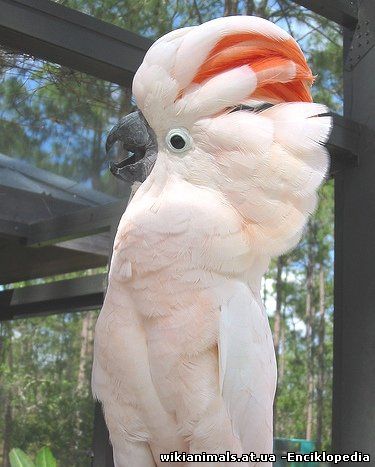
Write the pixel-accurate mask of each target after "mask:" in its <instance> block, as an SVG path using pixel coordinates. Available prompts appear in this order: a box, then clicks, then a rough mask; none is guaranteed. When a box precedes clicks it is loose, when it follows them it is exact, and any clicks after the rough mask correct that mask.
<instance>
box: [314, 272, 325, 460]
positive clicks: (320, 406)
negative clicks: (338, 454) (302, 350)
mask: <svg viewBox="0 0 375 467" xmlns="http://www.w3.org/2000/svg"><path fill="white" fill-rule="evenodd" d="M324 340H325V282H324V269H323V264H320V266H319V332H318V367H319V370H318V381H317V388H316V398H317V409H316V410H317V412H316V444H317V446H316V448H317V450H318V451H320V450H321V449H322V438H323V414H324V398H323V394H324V384H325V365H324V354H325V342H324Z"/></svg>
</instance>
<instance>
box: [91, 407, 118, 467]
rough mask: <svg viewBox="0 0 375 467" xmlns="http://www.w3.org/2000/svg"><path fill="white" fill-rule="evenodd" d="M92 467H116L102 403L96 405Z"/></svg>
mask: <svg viewBox="0 0 375 467" xmlns="http://www.w3.org/2000/svg"><path fill="white" fill-rule="evenodd" d="M92 444H93V447H92V452H93V456H92V457H93V459H92V467H114V462H113V454H112V446H111V444H110V442H109V432H108V428H107V426H106V424H105V420H104V416H103V411H102V406H101V404H100V402H96V404H95V414H94V436H93V443H92Z"/></svg>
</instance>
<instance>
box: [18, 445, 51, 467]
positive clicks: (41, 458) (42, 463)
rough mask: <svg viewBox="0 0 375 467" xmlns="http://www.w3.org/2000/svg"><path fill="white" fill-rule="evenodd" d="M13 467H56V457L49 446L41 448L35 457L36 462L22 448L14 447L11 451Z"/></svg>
mask: <svg viewBox="0 0 375 467" xmlns="http://www.w3.org/2000/svg"><path fill="white" fill-rule="evenodd" d="M9 459H10V464H11V467H56V466H57V463H56V459H55V458H54V457H53V454H52V451H51V450H50V448H48V447H43V448H42V449H40V450H39V451H38V453H37V455H36V457H35V464H34V462H33V461H32V460H31V459H30V457H29V456H28V455H27V454H26V453H25V452H23V451H22V450H21V449H18V448H14V449H12V450H11V451H10V453H9Z"/></svg>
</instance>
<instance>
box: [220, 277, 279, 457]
mask: <svg viewBox="0 0 375 467" xmlns="http://www.w3.org/2000/svg"><path fill="white" fill-rule="evenodd" d="M219 368H220V373H219V374H220V387H221V391H222V395H223V398H224V400H225V403H226V406H227V409H228V412H229V414H230V417H231V420H232V426H233V431H234V433H235V435H236V436H237V437H238V438H239V439H240V440H241V445H242V449H243V452H244V453H248V452H255V453H257V454H260V453H272V447H273V446H272V445H273V399H274V395H275V388H276V361H275V353H274V348H273V343H272V335H271V330H270V327H269V323H268V318H267V315H266V313H265V311H264V308H263V307H262V305H261V304H260V300H257V299H256V298H255V296H254V294H253V293H252V291H251V290H250V288H249V287H248V286H247V285H246V284H244V283H239V284H238V286H237V287H236V292H235V293H234V295H233V296H232V298H231V299H230V300H229V302H227V303H226V304H225V305H223V306H222V307H221V317H220V331H219Z"/></svg>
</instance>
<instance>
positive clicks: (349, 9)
mask: <svg viewBox="0 0 375 467" xmlns="http://www.w3.org/2000/svg"><path fill="white" fill-rule="evenodd" d="M293 2H294V3H297V4H298V5H301V6H303V7H305V8H307V9H308V10H311V11H313V12H314V13H317V14H319V15H321V16H324V17H325V18H327V19H329V20H331V21H334V22H335V23H337V24H340V25H341V26H345V27H347V28H351V29H354V28H355V26H356V24H357V21H358V1H357V0H293Z"/></svg>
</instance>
